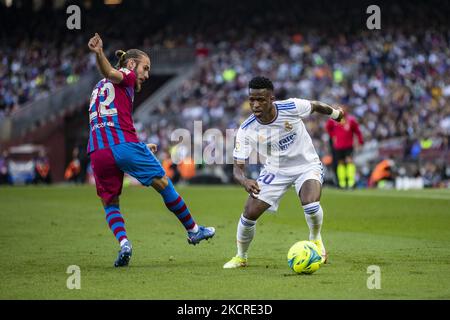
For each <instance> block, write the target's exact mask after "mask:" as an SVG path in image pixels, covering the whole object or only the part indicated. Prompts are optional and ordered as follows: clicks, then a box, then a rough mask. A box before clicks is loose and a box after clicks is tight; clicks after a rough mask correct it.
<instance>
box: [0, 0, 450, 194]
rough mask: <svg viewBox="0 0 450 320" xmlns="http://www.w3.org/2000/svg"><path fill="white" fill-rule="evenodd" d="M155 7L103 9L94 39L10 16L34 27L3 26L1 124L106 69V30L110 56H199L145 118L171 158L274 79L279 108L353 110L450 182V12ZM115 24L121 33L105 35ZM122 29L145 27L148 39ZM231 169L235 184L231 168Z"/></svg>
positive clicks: (314, 124)
mask: <svg viewBox="0 0 450 320" xmlns="http://www.w3.org/2000/svg"><path fill="white" fill-rule="evenodd" d="M145 3H146V4H145ZM153 4H154V3H153V2H152V1H149V2H143V4H141V5H142V6H144V7H143V8H142V10H139V12H136V11H135V8H134V7H133V6H126V5H125V3H124V4H123V10H122V11H118V10H115V11H114V10H113V11H107V13H109V14H101V15H98V12H97V11H95V10H91V11H89V12H87V15H86V18H85V21H87V22H86V25H85V27H84V29H83V30H82V32H72V33H70V32H69V33H67V32H62V33H61V32H59V31H57V30H56V29H55V25H56V24H57V23H58V22H61V19H65V17H66V16H65V15H61V14H60V13H56V12H55V11H54V10H52V9H51V8H45V7H44V8H43V9H42V10H44V13H45V14H39V16H38V17H34V16H27V14H24V13H23V10H20V12H19V11H18V12H15V11H14V10H10V11H9V12H6V11H4V10H2V14H0V20H2V21H4V22H5V23H7V24H8V23H13V22H20V21H22V22H25V21H33V23H32V24H31V26H30V23H28V24H27V23H17V24H15V25H17V27H14V28H13V29H12V30H11V29H9V30H8V31H11V32H5V29H3V28H2V29H3V30H2V31H1V35H2V37H1V41H0V43H1V44H2V45H1V47H0V57H1V58H0V117H4V116H8V115H9V114H11V113H12V112H13V111H14V110H15V109H17V108H20V106H22V105H24V104H26V103H27V102H29V101H33V100H35V99H39V97H41V96H45V95H47V94H49V93H50V92H52V90H55V88H58V87H60V86H63V85H65V84H68V83H72V82H76V81H77V79H78V77H80V76H82V75H83V73H84V72H86V71H88V70H92V68H95V60H93V59H92V56H90V55H89V54H88V52H87V48H86V41H87V38H88V36H89V35H90V34H91V33H92V32H94V31H99V30H103V29H104V37H105V38H107V39H108V42H109V44H108V48H109V49H117V48H122V47H125V48H128V47H140V46H144V47H151V48H158V47H164V48H185V47H187V48H192V49H195V50H196V53H197V61H196V70H195V73H194V75H193V76H192V77H191V78H189V79H187V80H186V81H184V82H183V84H182V85H181V87H180V88H177V90H176V91H175V92H174V93H173V94H172V95H170V97H169V98H167V99H166V100H164V101H162V102H161V103H160V104H159V105H158V107H157V108H156V110H154V113H153V115H152V116H153V117H154V119H155V121H153V122H151V123H150V124H149V123H139V119H136V120H137V121H138V123H137V129H138V131H139V136H140V138H141V139H142V140H145V141H147V142H151V143H157V144H158V145H159V146H160V150H161V151H160V154H159V155H160V156H161V157H162V158H165V157H167V156H168V154H170V152H174V150H173V148H172V147H173V143H172V142H171V141H170V140H169V137H170V133H171V132H172V131H173V130H175V129H177V128H187V129H189V130H193V121H195V120H201V121H202V122H203V128H204V130H206V128H218V129H220V130H221V131H223V132H224V131H225V129H228V128H237V127H239V125H240V123H242V121H243V120H245V118H246V117H247V116H248V115H249V114H250V109H249V104H248V101H247V93H248V92H247V84H248V81H249V80H250V79H251V78H252V77H253V76H255V75H264V76H266V77H269V78H271V79H272V80H273V82H274V85H275V88H276V97H277V98H278V99H285V98H288V97H301V98H306V99H310V100H320V101H323V102H327V103H330V104H344V105H347V106H349V108H350V110H351V113H352V114H353V115H354V116H355V117H356V118H357V120H358V122H359V124H360V128H361V131H362V133H363V135H364V139H365V141H366V146H365V147H370V146H371V145H374V144H375V145H376V144H379V143H380V142H382V141H393V143H397V144H398V143H400V144H402V154H401V156H400V157H399V156H398V155H397V156H396V160H402V161H407V160H411V161H415V160H418V159H419V157H420V153H421V151H422V150H425V149H430V148H433V149H434V150H438V151H440V152H439V153H438V154H439V156H440V157H442V159H428V160H426V161H421V162H420V164H419V166H418V167H415V169H414V170H415V171H416V172H417V173H415V174H416V175H422V176H423V177H426V176H428V177H429V178H427V179H428V180H427V181H430V182H429V186H439V185H441V184H442V183H443V181H445V180H446V179H448V178H449V175H450V166H449V163H448V147H449V136H450V28H449V21H448V13H449V12H450V5H449V3H447V2H442V1H430V2H427V3H424V2H420V1H396V2H395V3H383V4H382V5H381V8H382V30H368V29H367V28H366V25H365V23H366V20H365V19H366V18H367V17H368V15H367V14H366V13H365V12H364V11H361V8H366V7H367V6H368V5H369V3H368V4H367V5H366V6H364V5H362V4H361V3H360V2H359V5H358V6H355V2H352V1H344V3H341V2H339V3H337V2H335V3H332V2H329V1H323V0H319V1H314V2H313V3H302V2H297V1H282V2H280V3H278V2H274V1H272V2H271V1H249V3H240V2H238V1H231V3H230V4H228V5H226V6H225V5H223V4H220V3H219V2H206V1H198V2H194V3H189V5H188V4H186V3H184V4H183V2H181V1H168V2H163V3H158V5H153ZM94 7H95V4H94ZM98 10H100V8H99V9H98ZM101 10H107V9H101ZM127 10H129V12H127ZM133 10H134V11H133ZM168 12H169V13H170V14H168ZM205 12H214V14H205ZM30 14H32V13H30ZM193 21H195V23H193ZM2 24H3V22H2ZM108 25H109V26H117V28H112V27H111V28H105V27H104V26H108ZM120 26H130V27H131V28H132V27H133V26H136V28H135V30H136V32H133V33H130V32H125V30H123V29H122V28H121V27H120ZM325 122H326V119H323V118H320V117H316V116H312V117H311V119H309V120H308V121H306V125H307V128H308V131H309V132H310V134H311V136H312V138H313V142H314V145H315V146H316V150H317V151H318V153H319V155H320V156H321V157H322V158H324V157H326V156H327V155H328V154H329V153H330V152H329V143H328V139H329V138H328V136H327V134H326V131H325V129H324V128H325ZM388 156H389V155H386V157H388ZM399 158H400V159H399ZM378 160H382V159H378ZM222 169H224V170H223V172H224V173H223V174H224V175H225V176H228V177H229V170H228V169H227V168H226V167H223V168H222ZM360 169H361V172H360V180H362V177H363V176H366V177H368V175H369V174H370V171H371V168H366V169H365V170H366V172H364V170H363V169H364V168H360ZM367 170H369V171H368V172H367ZM219 171H220V170H219ZM400 172H401V170H400ZM194 175H195V174H194ZM191 176H192V174H191ZM224 179H225V178H224ZM222 180H223V179H222ZM225 180H226V179H225Z"/></svg>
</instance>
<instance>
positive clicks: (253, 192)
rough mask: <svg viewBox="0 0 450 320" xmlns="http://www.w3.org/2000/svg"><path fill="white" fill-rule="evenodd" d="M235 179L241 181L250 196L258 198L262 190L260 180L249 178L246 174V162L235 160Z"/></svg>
mask: <svg viewBox="0 0 450 320" xmlns="http://www.w3.org/2000/svg"><path fill="white" fill-rule="evenodd" d="M233 176H234V179H235V180H236V181H237V182H239V183H240V184H241V185H242V186H243V187H244V188H245V191H247V192H248V193H249V194H250V196H252V197H253V198H255V199H257V198H258V194H259V192H260V189H259V186H258V182H256V181H255V180H252V179H247V177H246V176H245V164H244V163H242V162H238V161H234V165H233Z"/></svg>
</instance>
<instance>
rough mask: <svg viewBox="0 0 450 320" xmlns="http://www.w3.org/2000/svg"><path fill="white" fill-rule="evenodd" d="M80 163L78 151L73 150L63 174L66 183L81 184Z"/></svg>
mask: <svg viewBox="0 0 450 320" xmlns="http://www.w3.org/2000/svg"><path fill="white" fill-rule="evenodd" d="M80 173H81V162H80V159H79V150H78V148H74V149H73V151H72V160H71V161H70V162H69V164H68V165H67V168H66V170H65V172H64V179H65V180H66V181H68V182H75V183H82V182H83V181H82V176H81V174H80Z"/></svg>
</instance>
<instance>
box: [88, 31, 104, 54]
mask: <svg viewBox="0 0 450 320" xmlns="http://www.w3.org/2000/svg"><path fill="white" fill-rule="evenodd" d="M88 47H89V50H91V51H92V52H95V53H100V52H101V51H102V49H103V41H102V38H100V36H99V34H98V33H95V36H93V37H92V38H91V39H90V40H89V42H88Z"/></svg>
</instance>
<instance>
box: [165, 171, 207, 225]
mask: <svg viewBox="0 0 450 320" xmlns="http://www.w3.org/2000/svg"><path fill="white" fill-rule="evenodd" d="M168 181H169V184H168V185H167V187H166V188H165V189H164V190H162V191H160V194H161V196H162V197H163V199H164V203H165V204H166V207H167V208H168V209H169V210H170V211H172V212H173V213H174V214H175V216H176V217H177V218H178V220H179V221H180V222H181V223H182V224H183V226H184V228H185V229H186V230H187V231H191V232H196V231H197V230H198V226H197V224H196V223H195V221H194V218H192V216H191V213H190V212H189V209H188V207H187V206H186V204H185V203H184V200H183V198H181V196H180V195H179V194H178V192H177V191H176V190H175V188H174V186H173V184H172V181H171V180H170V179H168Z"/></svg>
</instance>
